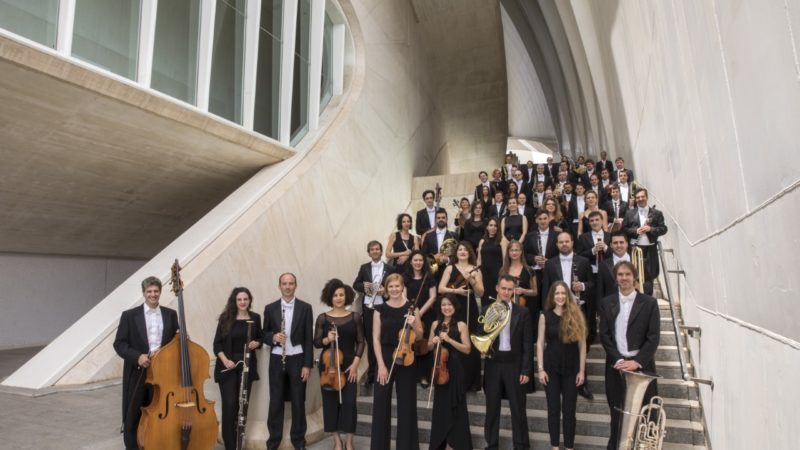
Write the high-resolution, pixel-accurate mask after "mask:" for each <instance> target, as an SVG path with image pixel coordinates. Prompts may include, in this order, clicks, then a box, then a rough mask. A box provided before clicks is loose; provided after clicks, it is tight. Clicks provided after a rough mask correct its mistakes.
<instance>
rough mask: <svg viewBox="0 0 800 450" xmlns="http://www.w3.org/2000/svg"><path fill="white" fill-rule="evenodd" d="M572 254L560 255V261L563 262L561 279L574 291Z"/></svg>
mask: <svg viewBox="0 0 800 450" xmlns="http://www.w3.org/2000/svg"><path fill="white" fill-rule="evenodd" d="M572 255H573V254H572V253H570V254H569V255H566V256H565V255H561V254H559V255H558V259H559V260H560V261H561V278H563V279H564V283H567V286H569V287H570V289H572Z"/></svg>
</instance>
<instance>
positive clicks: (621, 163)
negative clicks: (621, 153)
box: [611, 157, 633, 183]
mask: <svg viewBox="0 0 800 450" xmlns="http://www.w3.org/2000/svg"><path fill="white" fill-rule="evenodd" d="M614 164H615V165H616V168H614V171H613V172H612V173H611V179H612V180H614V181H619V173H620V172H628V182H629V183H633V171H632V170H631V169H626V168H625V160H624V159H622V158H621V157H620V158H617V159H616V160H614Z"/></svg>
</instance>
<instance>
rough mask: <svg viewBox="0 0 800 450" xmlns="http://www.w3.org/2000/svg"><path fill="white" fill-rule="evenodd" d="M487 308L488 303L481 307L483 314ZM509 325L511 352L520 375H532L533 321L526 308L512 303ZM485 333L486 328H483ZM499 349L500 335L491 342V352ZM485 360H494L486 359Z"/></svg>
mask: <svg viewBox="0 0 800 450" xmlns="http://www.w3.org/2000/svg"><path fill="white" fill-rule="evenodd" d="M487 309H489V305H486V306H484V307H483V308H482V310H483V314H485V313H486V310H487ZM508 326H510V327H511V353H512V355H513V357H515V358H519V364H520V368H521V370H520V375H526V376H528V377H531V376H532V375H533V351H534V350H533V341H534V337H533V323H532V322H531V316H530V313H528V308H525V307H522V306H519V305H513V306H512V307H511V320H510V322H509V324H508ZM483 332H484V333H486V330H485V329H484V330H483ZM499 350H500V337H499V336H498V337H497V339H495V340H494V342H493V343H492V352H495V353H497V352H498V351H499ZM487 361H494V360H492V359H488V360H487Z"/></svg>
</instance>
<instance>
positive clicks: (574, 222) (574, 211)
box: [567, 183, 586, 239]
mask: <svg viewBox="0 0 800 450" xmlns="http://www.w3.org/2000/svg"><path fill="white" fill-rule="evenodd" d="M585 193H586V188H585V187H584V186H583V185H582V184H580V183H578V184H576V185H575V194H574V195H572V196H571V197H570V200H569V205H567V222H569V230H570V233H572V237H573V238H576V239H577V237H578V224H579V223H580V220H581V218H582V217H583V211H585V210H586V197H585V196H584V194H585Z"/></svg>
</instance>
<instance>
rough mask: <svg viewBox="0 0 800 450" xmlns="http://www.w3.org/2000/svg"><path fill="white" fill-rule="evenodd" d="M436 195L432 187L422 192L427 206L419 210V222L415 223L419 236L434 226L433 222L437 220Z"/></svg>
mask: <svg viewBox="0 0 800 450" xmlns="http://www.w3.org/2000/svg"><path fill="white" fill-rule="evenodd" d="M435 197H436V194H435V193H434V192H433V191H432V190H430V189H428V190H426V191H425V192H423V193H422V200H424V201H425V207H424V208H422V209H420V210H419V211H417V222H416V224H415V225H414V228H415V230H416V231H417V235H418V236H422V235H423V234H424V233H425V232H426V231H428V230H430V229H431V228H433V224H434V222H435V220H436V205H434V198H435Z"/></svg>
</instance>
